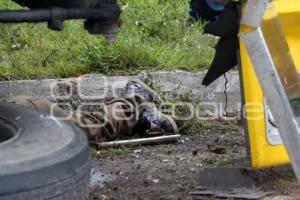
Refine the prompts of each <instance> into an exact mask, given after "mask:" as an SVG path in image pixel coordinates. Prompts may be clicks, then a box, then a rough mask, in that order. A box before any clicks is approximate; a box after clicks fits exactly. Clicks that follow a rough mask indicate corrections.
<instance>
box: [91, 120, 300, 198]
mask: <svg viewBox="0 0 300 200" xmlns="http://www.w3.org/2000/svg"><path fill="white" fill-rule="evenodd" d="M219 123H221V126H218V125H217V126H214V127H203V129H199V130H198V131H196V132H195V133H193V134H188V135H183V136H182V139H181V141H180V142H179V143H177V144H164V145H152V146H134V147H120V148H109V149H100V150H98V151H95V150H93V153H92V155H93V170H92V181H91V182H92V187H91V195H90V196H91V199H95V200H96V199H97V200H98V199H101V200H102V199H105V200H109V199H111V200H113V199H114V200H119V199H120V200H122V199H124V200H125V199H130V200H134V199H139V200H148V199H149V200H150V199H151V200H152V199H153V200H165V199H166V200H167V199H170V200H173V199H174V200H186V199H191V200H198V199H199V200H200V199H201V200H202V199H203V200H205V199H209V200H211V199H216V198H214V197H211V196H206V197H205V196H191V195H189V192H190V191H192V190H193V188H194V187H195V186H197V185H198V184H199V173H200V171H201V170H203V169H204V168H206V167H213V166H218V167H224V166H233V165H236V166H244V165H246V164H247V162H241V161H243V160H247V159H246V157H247V154H246V150H245V143H244V141H245V140H244V135H243V133H242V132H243V131H242V130H241V129H240V128H238V127H237V125H235V124H234V125H232V124H229V125H228V124H226V123H225V125H224V123H223V124H222V122H219ZM228 127H229V128H228ZM255 173H257V179H256V182H257V187H259V188H262V189H263V190H266V191H274V193H273V194H272V195H271V197H268V198H266V199H277V200H283V199H300V198H298V197H300V187H299V185H298V184H297V183H296V179H295V177H294V174H293V171H292V170H291V168H290V166H283V167H279V168H273V169H268V170H262V171H258V172H255ZM278 196H284V197H278ZM288 196H289V197H288Z"/></svg>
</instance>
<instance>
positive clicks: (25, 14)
mask: <svg viewBox="0 0 300 200" xmlns="http://www.w3.org/2000/svg"><path fill="white" fill-rule="evenodd" d="M119 14H120V10H119V8H118V7H117V6H116V7H112V6H110V7H106V8H102V9H97V8H70V9H64V8H50V9H32V10H0V23H22V22H35V23H36V22H48V21H53V20H59V21H64V20H69V19H95V20H97V19H117V18H118V17H119Z"/></svg>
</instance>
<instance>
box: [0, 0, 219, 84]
mask: <svg viewBox="0 0 300 200" xmlns="http://www.w3.org/2000/svg"><path fill="white" fill-rule="evenodd" d="M120 4H121V6H122V10H123V12H122V27H121V31H120V33H119V35H118V39H117V41H116V42H115V43H114V44H113V45H107V44H106V43H105V42H104V39H103V37H102V36H93V35H89V34H88V33H87V32H86V31H85V30H84V29H83V25H82V23H83V21H69V22H66V23H65V29H64V31H63V32H54V31H51V30H48V29H47V25H46V24H13V25H12V24H9V25H8V24H1V25H0V78H2V79H27V78H45V77H70V76H78V75H80V74H83V73H92V72H99V73H104V74H108V75H112V74H119V75H120V74H135V73H137V72H138V71H140V70H142V69H147V70H173V69H183V70H189V71H195V70H203V69H206V68H207V67H208V65H209V63H210V62H211V59H212V56H213V53H214V51H213V46H214V45H215V40H214V38H212V37H210V36H207V35H202V34H201V32H202V25H201V24H200V23H199V24H190V23H188V0H184V1H174V0H121V1H120ZM0 7H1V8H19V7H18V6H17V5H16V4H14V3H12V2H11V1H9V0H5V1H4V0H2V1H1V2H0Z"/></svg>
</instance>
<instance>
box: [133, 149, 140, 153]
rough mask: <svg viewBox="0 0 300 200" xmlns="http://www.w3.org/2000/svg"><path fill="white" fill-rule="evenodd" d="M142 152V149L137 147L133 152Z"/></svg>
mask: <svg viewBox="0 0 300 200" xmlns="http://www.w3.org/2000/svg"><path fill="white" fill-rule="evenodd" d="M141 152H142V150H140V149H135V150H134V151H133V153H141Z"/></svg>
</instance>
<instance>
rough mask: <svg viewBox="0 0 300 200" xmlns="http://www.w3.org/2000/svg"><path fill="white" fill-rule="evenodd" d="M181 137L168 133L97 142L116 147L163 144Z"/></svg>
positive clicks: (100, 145) (103, 145)
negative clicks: (157, 135)
mask: <svg viewBox="0 0 300 200" xmlns="http://www.w3.org/2000/svg"><path fill="white" fill-rule="evenodd" d="M180 137H181V135H167V136H159V137H150V138H141V139H132V140H119V141H112V142H99V143H95V144H97V145H98V146H99V147H116V146H121V145H141V144H161V143H171V142H178V140H179V139H180Z"/></svg>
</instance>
